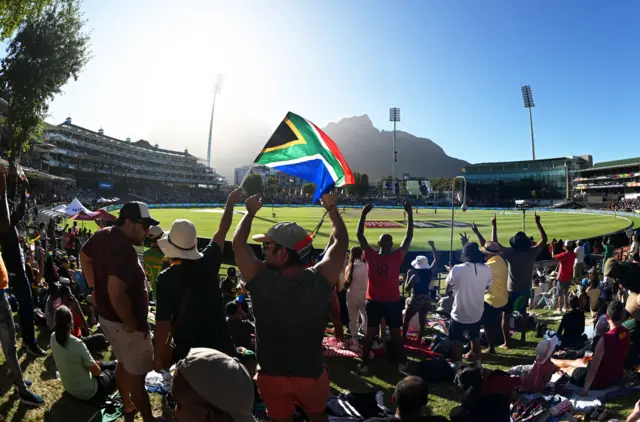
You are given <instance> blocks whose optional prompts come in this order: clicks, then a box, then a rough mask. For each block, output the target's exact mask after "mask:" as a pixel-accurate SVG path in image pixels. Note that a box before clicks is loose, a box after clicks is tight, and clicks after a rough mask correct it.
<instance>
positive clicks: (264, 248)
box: [261, 242, 279, 252]
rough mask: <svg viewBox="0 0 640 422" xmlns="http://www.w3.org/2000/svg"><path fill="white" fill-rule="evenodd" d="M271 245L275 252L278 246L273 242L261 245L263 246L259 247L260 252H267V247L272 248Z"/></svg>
mask: <svg viewBox="0 0 640 422" xmlns="http://www.w3.org/2000/svg"><path fill="white" fill-rule="evenodd" d="M272 245H273V249H274V250H277V249H278V248H279V246H278V244H277V243H275V242H267V243H263V244H262V245H261V247H262V252H265V251H268V250H269V247H270V246H272Z"/></svg>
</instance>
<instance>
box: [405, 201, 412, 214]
mask: <svg viewBox="0 0 640 422" xmlns="http://www.w3.org/2000/svg"><path fill="white" fill-rule="evenodd" d="M404 210H405V211H406V212H407V214H411V204H410V203H409V202H408V201H407V202H405V203H404Z"/></svg>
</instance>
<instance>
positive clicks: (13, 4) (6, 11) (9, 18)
mask: <svg viewBox="0 0 640 422" xmlns="http://www.w3.org/2000/svg"><path fill="white" fill-rule="evenodd" d="M49 4H51V0H29V1H24V0H0V41H4V40H6V39H7V38H9V37H10V36H11V35H12V34H13V33H14V32H15V31H16V29H18V27H19V26H20V24H21V23H23V22H24V21H25V20H29V19H33V18H35V17H37V16H39V15H40V14H41V13H42V10H43V9H44V8H45V6H47V5H49Z"/></svg>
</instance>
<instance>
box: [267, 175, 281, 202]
mask: <svg viewBox="0 0 640 422" xmlns="http://www.w3.org/2000/svg"><path fill="white" fill-rule="evenodd" d="M278 186H279V184H278V178H277V177H275V176H269V178H268V179H267V183H266V185H265V194H266V195H267V196H268V197H270V198H271V197H273V196H275V194H276V192H277V191H278Z"/></svg>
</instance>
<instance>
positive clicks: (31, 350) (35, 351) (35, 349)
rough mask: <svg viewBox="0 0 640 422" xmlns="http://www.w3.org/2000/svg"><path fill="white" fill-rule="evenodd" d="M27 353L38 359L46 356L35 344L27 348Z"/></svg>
mask: <svg viewBox="0 0 640 422" xmlns="http://www.w3.org/2000/svg"><path fill="white" fill-rule="evenodd" d="M27 352H28V353H31V354H32V355H34V356H37V357H39V358H43V357H45V356H47V352H45V351H44V350H42V349H41V348H40V346H38V345H37V344H34V345H31V346H27Z"/></svg>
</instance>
